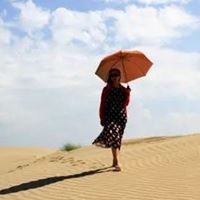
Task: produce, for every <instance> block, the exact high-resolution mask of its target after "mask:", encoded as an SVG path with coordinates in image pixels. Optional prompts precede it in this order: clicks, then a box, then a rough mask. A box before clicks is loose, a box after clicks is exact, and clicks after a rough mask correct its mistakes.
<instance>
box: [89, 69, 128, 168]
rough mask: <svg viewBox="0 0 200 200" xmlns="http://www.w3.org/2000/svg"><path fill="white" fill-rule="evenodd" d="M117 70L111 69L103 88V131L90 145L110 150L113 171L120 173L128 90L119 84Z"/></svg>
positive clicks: (101, 113) (101, 112) (101, 110)
mask: <svg viewBox="0 0 200 200" xmlns="http://www.w3.org/2000/svg"><path fill="white" fill-rule="evenodd" d="M120 78H121V73H120V70H119V69H116V68H112V69H111V70H110V71H109V74H108V80H107V85H106V86H105V87H104V88H103V91H102V94H101V103H100V110H99V111H100V120H101V125H102V126H103V130H102V132H101V133H100V135H99V136H98V137H97V138H96V139H95V140H94V141H93V143H92V144H95V145H97V146H101V147H105V148H111V150H112V155H113V164H112V166H113V167H114V168H115V171H121V168H120V166H119V162H118V156H119V151H120V148H121V140H122V136H123V133H124V129H125V126H126V122H127V109H126V106H127V105H128V103H129V97H130V88H129V87H127V88H125V87H124V86H122V85H121V84H120Z"/></svg>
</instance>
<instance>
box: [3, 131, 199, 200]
mask: <svg viewBox="0 0 200 200" xmlns="http://www.w3.org/2000/svg"><path fill="white" fill-rule="evenodd" d="M34 152H35V153H34ZM11 155H13V156H11ZM0 163H1V165H0V199H11V200H16V199H19V200H30V199H33V200H44V199H48V200H51V199H52V200H55V199H59V200H62V199H63V200H66V199H67V200H72V199H74V200H76V199H77V200H80V199H84V200H85V199H87V200H89V199H91V200H94V199H101V200H102V199H106V200H112V199H120V200H124V199H127V200H128V199H129V200H130V199H131V200H132V199H135V200H140V199H141V200H155V199H159V200H165V199H166V200H167V199H168V200H169V199H170V200H173V199H174V200H199V199H200V134H193V135H187V136H175V137H152V138H141V139H131V140H125V141H124V142H123V145H122V149H121V156H120V163H121V166H122V171H121V172H114V171H113V169H112V168H111V167H110V166H111V164H112V157H111V152H110V149H102V148H99V147H95V146H88V147H84V148H81V149H77V150H74V151H71V152H63V151H56V150H47V149H46V150H41V149H36V148H35V149H33V148H32V149H31V150H30V149H28V148H21V149H20V148H18V149H13V148H0Z"/></svg>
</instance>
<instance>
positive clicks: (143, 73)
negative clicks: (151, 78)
mask: <svg viewBox="0 0 200 200" xmlns="http://www.w3.org/2000/svg"><path fill="white" fill-rule="evenodd" d="M133 62H134V61H133ZM134 63H135V64H136V65H137V66H138V69H139V70H140V72H142V75H143V76H145V73H144V72H143V71H142V70H141V68H140V66H139V65H138V64H137V63H136V62H134Z"/></svg>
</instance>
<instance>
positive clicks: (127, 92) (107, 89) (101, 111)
mask: <svg viewBox="0 0 200 200" xmlns="http://www.w3.org/2000/svg"><path fill="white" fill-rule="evenodd" d="M111 88H112V87H111V86H109V85H107V86H105V87H104V88H103V90H102V93H101V102H100V108H99V116H100V119H101V121H104V117H105V100H106V97H107V95H108V94H109V92H110V90H111ZM120 88H121V89H122V91H123V92H124V94H125V100H124V103H123V108H125V109H126V106H127V105H128V104H129V101H130V90H129V89H127V88H125V87H124V86H123V85H120ZM126 111H127V110H126Z"/></svg>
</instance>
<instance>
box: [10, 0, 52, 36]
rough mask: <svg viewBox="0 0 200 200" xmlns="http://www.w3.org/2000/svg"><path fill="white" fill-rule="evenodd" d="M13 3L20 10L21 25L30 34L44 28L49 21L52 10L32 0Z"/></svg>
mask: <svg viewBox="0 0 200 200" xmlns="http://www.w3.org/2000/svg"><path fill="white" fill-rule="evenodd" d="M12 5H13V6H14V7H15V8H17V9H19V10H20V15H19V26H20V28H22V29H24V30H25V31H27V32H28V33H29V34H31V33H32V32H34V31H36V30H39V29H42V28H43V27H45V26H46V25H47V24H48V23H49V19H50V12H49V11H48V10H44V9H42V8H40V7H38V6H36V5H35V4H34V3H33V2H32V0H28V1H26V2H24V3H22V2H18V1H13V2H12Z"/></svg>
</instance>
